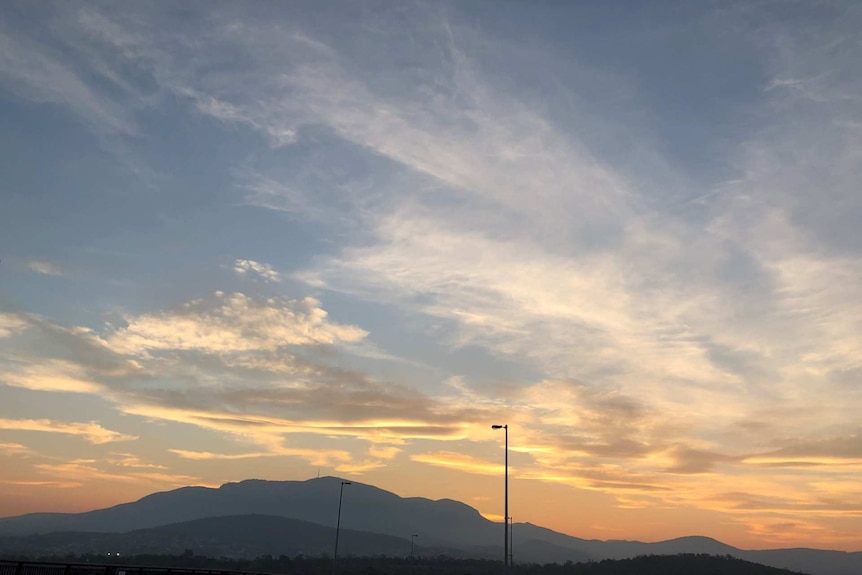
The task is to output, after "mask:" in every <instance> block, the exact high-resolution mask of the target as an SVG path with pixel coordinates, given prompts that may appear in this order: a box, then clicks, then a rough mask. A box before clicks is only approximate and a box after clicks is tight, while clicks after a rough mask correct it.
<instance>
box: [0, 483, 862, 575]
mask: <svg viewBox="0 0 862 575" xmlns="http://www.w3.org/2000/svg"><path fill="white" fill-rule="evenodd" d="M341 481H342V479H340V478H337V477H322V478H319V479H311V480H308V481H263V480H247V481H241V482H239V483H228V484H225V485H222V486H221V487H219V488H208V487H184V488H180V489H176V490H173V491H166V492H161V493H153V494H151V495H148V496H146V497H143V498H142V499H140V500H138V501H135V502H131V503H124V504H121V505H116V506H114V507H110V508H107V509H99V510H95V511H89V512H86V513H65V514H64V513H33V514H28V515H21V516H17V517H7V518H0V536H7V537H4V541H7V543H8V540H7V538H8V537H9V536H15V537H14V538H15V539H16V540H19V539H20V537H22V536H34V535H36V534H48V533H55V534H57V533H58V532H66V534H65V537H72V535H71V534H69V532H86V536H87V537H90V540H91V541H96V543H99V540H98V538H97V537H96V535H97V534H118V533H122V534H130V532H135V535H134V537H133V538H137V540H139V541H143V540H145V535H142V534H141V531H140V530H147V529H154V528H160V529H156V530H155V531H154V532H153V533H152V535H151V536H152V537H154V538H156V539H158V538H160V537H166V535H165V534H166V533H170V532H171V529H174V530H180V531H179V532H177V533H175V534H174V535H175V536H176V537H179V536H180V535H179V534H178V533H180V532H182V536H183V537H191V536H192V535H195V534H196V533H195V530H199V532H198V533H197V535H201V536H202V534H203V533H207V532H210V533H215V532H219V530H222V531H221V532H222V533H228V534H230V533H234V534H236V533H241V532H243V533H248V534H251V533H258V535H256V537H257V538H258V539H260V540H262V541H266V540H268V539H267V537H268V536H266V535H265V534H261V533H260V530H261V529H264V530H265V529H266V526H269V527H270V528H271V530H272V531H273V532H278V533H280V535H279V536H278V538H277V539H278V541H277V542H279V544H280V543H281V538H283V537H286V535H285V534H286V533H299V532H300V531H302V529H304V533H301V535H303V537H305V536H307V538H306V539H303V538H302V537H299V536H298V535H297V536H296V537H294V539H295V540H296V541H297V542H300V541H305V543H302V544H300V543H297V547H296V549H300V551H298V552H302V553H309V552H311V553H318V552H321V553H323V552H324V551H321V549H325V550H326V551H325V553H330V552H331V543H329V542H328V541H332V540H333V535H332V534H333V533H334V527H335V523H336V519H337V514H338V499H339V496H338V494H339V490H340V488H341ZM250 516H257V518H255V519H250V518H249V517H250ZM261 516H267V517H266V518H264V517H261ZM212 518H221V519H218V520H215V521H203V522H199V523H196V521H198V520H204V519H212ZM279 518H282V519H283V518H287V519H291V520H294V523H291V524H289V523H290V522H279ZM296 521H299V522H307V524H306V526H305V527H303V528H302V529H300V530H299V531H296V529H299V528H297V527H296V525H298V524H297V523H295V522H296ZM177 524H179V525H177ZM308 524H313V526H310V525H308ZM165 526H170V527H168V528H167V529H165ZM291 529H294V530H295V531H290V530H291ZM341 529H342V531H343V533H348V532H349V533H351V534H355V537H356V538H355V539H354V541H360V540H361V541H363V542H364V545H367V547H365V548H363V549H362V550H361V552H360V551H357V553H359V554H368V553H371V554H381V555H393V556H396V555H397V556H403V555H406V554H407V553H408V551H405V550H409V546H410V545H409V543H410V538H411V535H412V534H416V535H418V536H419V537H418V539H417V540H416V543H417V544H421V546H422V548H423V549H425V550H426V552H427V550H435V551H436V552H441V553H446V554H449V555H452V556H462V557H476V558H497V557H500V556H502V552H503V545H502V543H503V542H502V538H503V530H502V525H501V524H500V523H496V522H493V521H490V520H488V519H486V518H484V517H483V516H482V515H481V514H480V513H479V512H478V511H477V510H476V509H474V508H472V507H470V506H468V505H465V504H464V503H461V502H458V501H453V500H450V499H442V500H437V501H433V500H430V499H426V498H421V497H408V498H402V497H399V496H398V495H396V494H394V493H391V492H388V491H385V490H382V489H379V488H377V487H374V486H372V485H365V484H362V483H357V482H353V483H352V485H349V486H345V488H344V497H343V509H342V516H341ZM208 530H209V531H208ZM213 530H215V531H213ZM279 530H281V531H279ZM327 530H328V531H327ZM327 533H328V534H327ZM359 533H364V535H362V536H360V535H359ZM58 536H59V535H52V537H58ZM366 536H367V537H369V539H362V537H366ZM213 537H214V535H213ZM387 537H388V539H387ZM513 538H514V544H513V555H514V558H515V560H516V561H521V562H537V563H546V562H559V563H563V562H565V561H573V562H579V561H588V560H592V561H600V560H603V559H624V558H630V557H636V556H639V555H675V554H680V553H688V554H709V555H732V556H734V557H738V558H741V559H746V560H749V561H753V562H756V563H762V564H764V565H771V566H775V567H781V568H790V569H798V570H802V571H806V572H808V573H812V574H814V575H858V574H859V573H862V553H845V552H841V551H823V550H814V549H781V550H767V551H747V550H740V549H737V548H735V547H732V546H730V545H726V544H724V543H721V542H719V541H716V540H715V539H711V538H708V537H682V538H679V539H672V540H669V541H661V542H658V543H643V542H639V541H599V540H587V539H580V538H577V537H572V536H569V535H565V534H563V533H558V532H555V531H552V530H550V529H546V528H544V527H540V526H537V525H533V524H530V523H516V524H514V526H513ZM349 540H350V539H349V538H345V539H344V542H345V543H344V544H345V545H352V543H348V541H349ZM118 541H119V540H118ZM212 541H216V539H213V540H212ZM272 542H273V543H275V542H276V541H272ZM18 543H20V540H19V541H18ZM104 544H105V545H107V544H108V542H107V540H105V542H104ZM249 545H250V543H249ZM360 547H361V546H360ZM187 548H192V547H187ZM249 549H251V548H249ZM273 549H275V547H273ZM284 549H287V548H284ZM291 549H293V548H291ZM347 549H348V548H347V547H345V552H348V551H347ZM372 550H373V551H372ZM270 552H272V553H276V552H277V553H285V554H290V553H288V552H286V551H266V553H270ZM291 552H292V551H291ZM351 552H352V551H351Z"/></svg>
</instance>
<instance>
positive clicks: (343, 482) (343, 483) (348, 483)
mask: <svg viewBox="0 0 862 575" xmlns="http://www.w3.org/2000/svg"><path fill="white" fill-rule="evenodd" d="M341 484H342V485H353V484H352V483H350V482H349V481H342V482H341Z"/></svg>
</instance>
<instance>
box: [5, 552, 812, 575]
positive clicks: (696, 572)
mask: <svg viewBox="0 0 862 575" xmlns="http://www.w3.org/2000/svg"><path fill="white" fill-rule="evenodd" d="M2 559H16V558H15V557H3V558H2ZM40 559H41V560H44V561H54V562H64V563H88V564H90V565H94V564H114V565H125V566H131V565H136V566H137V565H147V566H153V567H159V566H161V567H174V568H186V569H188V568H194V569H212V570H218V571H222V570H223V571H242V572H251V573H271V574H286V575H332V558H331V557H303V556H298V557H287V556H285V555H282V556H280V557H272V556H271V555H266V556H262V557H257V558H255V559H230V558H227V557H222V558H218V559H216V558H212V557H205V556H201V555H194V554H193V553H192V552H191V550H188V551H186V553H184V554H183V555H135V556H129V557H116V556H105V555H80V556H72V555H67V556H64V557H56V556H52V557H42V558H40ZM501 571H502V565H501V563H500V562H499V561H491V560H484V559H455V558H447V557H435V558H415V559H409V558H407V559H402V558H393V557H343V558H342V557H340V558H339V560H338V575H500V573H501ZM798 573H799V572H797V571H788V570H786V569H778V568H775V567H768V566H766V565H760V564H757V563H751V562H749V561H744V560H742V559H737V558H734V557H729V556H715V555H694V554H680V555H651V556H643V557H634V558H631V559H606V560H603V561H588V562H585V563H572V562H570V561H569V562H566V563H563V564H559V563H547V564H544V565H539V564H518V565H515V566H513V567H510V568H509V575H791V574H798Z"/></svg>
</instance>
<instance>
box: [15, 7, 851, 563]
mask: <svg viewBox="0 0 862 575" xmlns="http://www.w3.org/2000/svg"><path fill="white" fill-rule="evenodd" d="M621 6H624V7H621ZM860 29H862V4H859V3H854V2H849V1H848V2H840V1H836V2H826V3H818V4H814V3H792V2H787V3H776V4H772V3H767V4H757V3H751V2H743V1H740V2H721V3H668V2H643V3H634V2H632V3H623V4H618V3H566V2H562V3H558V2H554V3H552V2H522V3H519V2H498V1H487V2H462V3H450V2H427V3H426V2H411V3H401V2H376V1H358V2H331V3H329V2H324V3H320V2H302V1H300V2H288V3H263V2H242V3H240V2H234V3H229V2H206V3H204V2H183V3H150V2H133V3H113V4H112V3H101V2H44V3H32V2H17V1H12V2H6V3H4V4H3V5H0V117H2V118H3V119H4V120H3V122H2V123H0V135H2V154H0V173H2V174H3V176H2V180H0V185H2V187H0V517H5V516H12V515H18V514H24V513H30V512H43V511H48V512H50V511H62V512H78V511H88V510H91V509H96V508H103V507H108V506H111V505H115V504H118V503H123V502H127V501H132V500H135V499H138V498H140V497H143V496H145V495H147V494H149V493H153V492H156V491H167V490H171V489H175V488H178V487H182V486H187V485H203V486H210V487H217V486H220V485H222V484H223V483H228V482H236V481H242V480H244V479H251V478H258V479H269V480H305V479H311V478H313V477H317V476H318V475H320V476H323V475H333V476H339V477H343V478H345V479H349V480H351V481H356V482H361V483H367V484H371V485H375V486H377V487H380V488H382V489H387V490H390V491H393V492H395V493H397V494H399V495H401V496H404V497H415V496H421V497H428V498H432V499H441V498H449V499H455V500H459V501H463V502H464V503H466V504H468V505H471V506H473V507H475V508H476V509H478V510H479V512H480V513H482V514H483V515H484V516H485V517H488V518H491V519H494V520H497V521H499V520H500V519H501V517H502V515H503V480H502V477H503V469H504V468H503V434H502V431H495V430H492V429H491V428H490V426H491V424H492V423H493V424H504V423H505V424H507V425H508V426H509V428H508V434H509V435H508V437H509V460H508V461H509V478H510V510H511V515H512V517H513V519H514V521H515V522H516V523H520V522H530V523H534V524H537V525H541V526H544V527H548V528H551V529H554V530H557V531H561V532H564V533H567V534H570V535H574V536H577V537H582V538H587V539H633V540H634V539H636V540H641V541H659V540H665V539H671V538H675V537H682V536H687V535H704V536H709V537H714V538H716V539H719V540H721V541H723V542H725V543H728V544H731V545H734V546H737V547H740V548H744V549H764V548H777V547H813V548H823V549H842V550H848V551H860V550H862V487H860V479H862V478H860V472H862V433H860V423H859V413H862V298H860V296H859V294H860V293H862V188H860V183H862V120H860V119H862V68H860V65H859V62H862V44H860V42H859V39H858V36H859V34H858V31H859V30H860Z"/></svg>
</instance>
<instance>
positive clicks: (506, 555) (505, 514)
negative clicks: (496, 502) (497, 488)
mask: <svg viewBox="0 0 862 575" xmlns="http://www.w3.org/2000/svg"><path fill="white" fill-rule="evenodd" d="M491 429H503V430H505V432H506V451H505V462H506V483H505V485H506V488H505V507H504V511H503V573H506V571H507V568H508V566H509V425H508V424H506V425H492V426H491Z"/></svg>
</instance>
